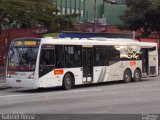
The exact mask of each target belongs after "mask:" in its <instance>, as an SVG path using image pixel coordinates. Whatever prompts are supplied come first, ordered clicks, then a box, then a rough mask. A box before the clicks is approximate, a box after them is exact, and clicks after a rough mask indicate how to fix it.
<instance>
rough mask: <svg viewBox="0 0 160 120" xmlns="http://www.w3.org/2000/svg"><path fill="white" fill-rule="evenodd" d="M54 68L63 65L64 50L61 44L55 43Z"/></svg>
mask: <svg viewBox="0 0 160 120" xmlns="http://www.w3.org/2000/svg"><path fill="white" fill-rule="evenodd" d="M55 48H56V50H55V52H56V68H63V67H64V50H63V46H62V45H56V47H55Z"/></svg>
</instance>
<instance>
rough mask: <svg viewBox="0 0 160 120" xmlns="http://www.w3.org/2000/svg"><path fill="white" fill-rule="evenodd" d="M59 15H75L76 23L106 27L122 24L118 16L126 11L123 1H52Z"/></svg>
mask: <svg viewBox="0 0 160 120" xmlns="http://www.w3.org/2000/svg"><path fill="white" fill-rule="evenodd" d="M52 1H53V4H54V5H55V6H56V7H57V8H58V9H59V10H60V12H58V13H56V14H59V15H70V14H74V13H77V14H79V17H78V18H77V23H81V22H84V21H90V22H91V21H98V22H101V23H103V24H107V25H118V24H122V21H121V20H120V18H119V17H120V16H121V15H122V14H123V13H124V10H125V9H126V6H125V0H52Z"/></svg>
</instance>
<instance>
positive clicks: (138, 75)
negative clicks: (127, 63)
mask: <svg viewBox="0 0 160 120" xmlns="http://www.w3.org/2000/svg"><path fill="white" fill-rule="evenodd" d="M140 80H141V71H140V70H138V69H136V70H135V71H134V78H133V81H134V82H138V81H140Z"/></svg>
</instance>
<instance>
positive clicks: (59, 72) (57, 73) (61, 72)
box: [54, 70, 63, 75]
mask: <svg viewBox="0 0 160 120" xmlns="http://www.w3.org/2000/svg"><path fill="white" fill-rule="evenodd" d="M54 74H55V75H62V74H63V70H54Z"/></svg>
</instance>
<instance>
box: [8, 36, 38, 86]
mask: <svg viewBox="0 0 160 120" xmlns="http://www.w3.org/2000/svg"><path fill="white" fill-rule="evenodd" d="M39 44H40V39H37V38H23V39H15V40H13V41H12V42H11V45H10V49H9V53H8V61H7V74H6V83H7V86H10V87H27V88H38V80H37V76H36V65H37V64H36V63H37V62H36V61H37V56H38V50H39Z"/></svg>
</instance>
